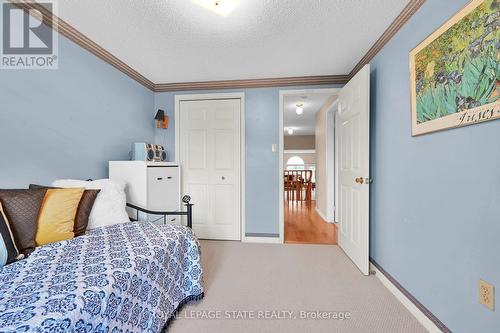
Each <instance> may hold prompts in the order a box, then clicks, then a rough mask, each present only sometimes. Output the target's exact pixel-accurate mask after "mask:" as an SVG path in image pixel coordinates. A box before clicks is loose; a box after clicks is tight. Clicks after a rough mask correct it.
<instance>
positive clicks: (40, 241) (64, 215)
mask: <svg viewBox="0 0 500 333" xmlns="http://www.w3.org/2000/svg"><path fill="white" fill-rule="evenodd" d="M84 191H85V189H83V188H65V189H49V190H47V193H45V197H44V199H43V203H42V207H41V208H40V212H39V213H38V220H37V230H36V235H35V242H36V245H37V246H40V245H44V244H48V243H54V242H58V241H62V240H66V239H71V238H73V237H75V234H74V232H73V228H74V225H75V216H76V211H77V209H78V205H79V204H80V199H81V198H82V195H83V192H84Z"/></svg>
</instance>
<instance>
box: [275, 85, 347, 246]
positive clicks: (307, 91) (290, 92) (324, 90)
mask: <svg viewBox="0 0 500 333" xmlns="http://www.w3.org/2000/svg"><path fill="white" fill-rule="evenodd" d="M340 89H341V88H322V89H301V90H280V102H279V123H278V127H279V128H278V129H279V149H278V154H279V168H278V183H279V203H278V204H279V214H278V216H279V231H280V237H279V240H280V243H284V242H285V211H284V207H283V204H284V203H283V200H284V194H283V192H285V188H284V187H285V185H284V184H283V169H284V166H283V152H284V143H283V141H284V138H283V113H284V104H285V103H284V102H285V96H297V95H298V96H301V95H307V94H332V95H335V94H337V93H338V92H339V91H340Z"/></svg>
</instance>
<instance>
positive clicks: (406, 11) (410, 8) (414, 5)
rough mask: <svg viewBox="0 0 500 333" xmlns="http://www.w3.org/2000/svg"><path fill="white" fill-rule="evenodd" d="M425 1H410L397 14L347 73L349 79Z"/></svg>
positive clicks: (370, 59)
mask: <svg viewBox="0 0 500 333" xmlns="http://www.w3.org/2000/svg"><path fill="white" fill-rule="evenodd" d="M425 1H426V0H411V1H410V2H409V3H408V4H407V5H406V6H405V8H403V10H402V11H401V13H399V15H398V16H397V17H396V19H395V20H394V21H393V22H392V23H391V25H390V26H389V27H388V28H387V29H386V30H385V31H384V33H383V34H382V36H380V38H379V39H377V41H376V42H375V44H373V46H372V47H371V48H370V49H369V50H368V52H366V54H365V55H364V57H363V58H361V60H360V61H359V62H358V63H357V64H356V66H354V68H353V69H352V71H351V72H350V73H349V79H351V78H352V77H353V76H354V75H356V73H357V72H358V71H359V70H360V69H361V68H363V66H364V65H366V64H368V63H370V61H372V59H373V58H374V57H375V56H376V55H377V53H379V52H380V50H382V48H383V47H384V46H385V45H386V44H387V43H388V42H389V41H390V40H391V38H392V37H394V35H395V34H396V33H397V32H398V31H399V30H400V29H401V28H402V27H403V25H404V24H405V23H406V22H408V20H409V19H410V18H411V17H412V16H413V14H415V13H416V12H417V10H419V9H420V7H422V5H423V4H424V3H425Z"/></svg>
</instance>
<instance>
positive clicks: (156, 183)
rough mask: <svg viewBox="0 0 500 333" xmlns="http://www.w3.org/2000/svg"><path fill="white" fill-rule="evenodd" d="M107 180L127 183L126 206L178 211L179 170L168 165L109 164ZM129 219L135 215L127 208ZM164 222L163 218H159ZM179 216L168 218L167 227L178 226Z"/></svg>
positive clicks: (126, 162) (177, 167)
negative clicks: (129, 204)
mask: <svg viewBox="0 0 500 333" xmlns="http://www.w3.org/2000/svg"><path fill="white" fill-rule="evenodd" d="M109 178H110V179H119V180H123V181H125V182H126V183H127V187H126V193H127V202H128V203H131V204H133V205H136V206H139V207H143V208H146V209H149V210H155V211H178V210H180V209H181V193H180V184H181V181H180V167H179V165H178V164H175V163H170V162H144V161H110V162H109ZM127 211H128V212H129V216H130V217H132V218H136V211H135V210H133V209H130V208H127ZM144 218H147V220H149V221H151V220H156V219H158V218H160V217H159V216H156V217H155V216H149V217H148V216H145V215H143V214H141V215H140V219H144ZM161 221H163V218H161ZM178 221H179V217H178V216H169V217H168V222H169V223H178Z"/></svg>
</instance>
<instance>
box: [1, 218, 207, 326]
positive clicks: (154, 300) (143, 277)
mask: <svg viewBox="0 0 500 333" xmlns="http://www.w3.org/2000/svg"><path fill="white" fill-rule="evenodd" d="M202 284H203V282H202V270H201V265H200V249H199V244H198V241H197V240H196V238H195V237H194V235H193V233H192V232H191V230H190V229H187V228H185V227H180V226H173V225H161V226H160V225H155V224H151V223H146V222H135V223H132V222H131V223H125V224H116V225H112V226H108V227H103V228H98V229H94V230H91V231H89V232H88V234H87V235H85V236H81V237H77V238H74V239H72V240H69V241H63V242H58V243H53V244H49V245H46V246H42V247H39V248H37V249H36V250H35V252H33V253H32V254H31V255H30V256H29V258H27V259H25V260H21V261H18V262H15V263H12V264H10V265H7V266H4V267H2V268H0V332H103V333H105V332H106V333H118V332H123V333H125V332H160V331H161V330H162V328H163V326H164V325H165V323H166V322H167V321H168V320H169V319H170V318H171V317H172V316H173V314H174V312H175V310H176V309H177V307H179V306H180V305H182V304H183V303H184V302H186V301H188V300H190V299H196V298H201V297H202V294H203V285H202Z"/></svg>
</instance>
